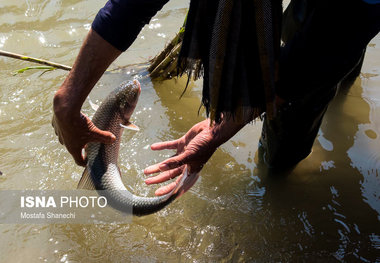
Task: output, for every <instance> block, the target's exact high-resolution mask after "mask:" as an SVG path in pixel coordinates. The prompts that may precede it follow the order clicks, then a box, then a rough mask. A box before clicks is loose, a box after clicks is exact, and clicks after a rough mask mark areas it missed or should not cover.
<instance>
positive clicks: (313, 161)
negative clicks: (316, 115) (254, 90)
mask: <svg viewBox="0 0 380 263" xmlns="http://www.w3.org/2000/svg"><path fill="white" fill-rule="evenodd" d="M102 4H104V3H102V2H98V1H97V2H94V1H91V0H83V1H81V0H76V1H47V0H45V1H27V2H22V1H21V2H18V1H13V0H7V1H5V2H4V5H5V6H6V8H3V9H1V10H0V22H1V23H0V28H1V33H0V47H1V48H3V49H8V50H10V51H15V52H19V53H25V54H28V55H33V56H36V57H44V58H50V59H51V60H55V61H57V62H60V63H63V64H68V65H71V64H72V61H73V60H74V58H75V55H76V53H77V50H78V48H79V46H80V44H81V41H82V37H83V36H84V35H85V33H86V32H87V30H88V28H89V24H90V22H91V17H93V16H94V15H95V13H96V11H97V10H98V9H99V8H100V6H101V5H102ZM187 4H188V1H185V0H183V1H170V3H169V5H168V6H167V7H166V9H165V10H164V11H163V12H162V13H159V14H158V16H157V20H155V21H152V28H149V26H148V27H146V28H145V29H144V30H143V32H142V35H141V36H144V38H141V37H140V38H139V39H138V42H137V45H136V46H133V47H132V48H131V51H132V52H129V53H127V54H124V55H123V56H122V57H121V58H120V59H119V60H118V61H117V62H116V63H115V65H114V66H115V67H116V66H118V65H127V64H133V63H135V62H136V63H137V62H146V61H147V60H148V59H149V57H151V56H154V55H155V54H156V53H157V52H158V51H159V50H161V49H162V47H163V46H164V45H165V43H164V42H163V41H162V39H161V37H160V36H158V37H157V34H158V33H163V34H165V35H166V36H167V39H169V38H171V35H170V34H172V35H173V34H174V33H175V32H176V31H177V30H178V27H179V25H181V24H182V21H183V17H184V14H185V13H186V10H185V9H184V8H185V7H186V6H187ZM26 12H27V14H28V16H25V13H26ZM158 24H160V25H161V27H158V26H157V25H158ZM159 39H161V40H159ZM41 40H42V41H41ZM379 41H380V40H379V38H377V39H375V40H374V41H373V43H372V45H371V46H370V47H369V48H368V52H369V56H367V57H366V62H365V67H364V70H363V75H362V77H361V79H360V80H357V81H356V83H355V86H354V87H353V88H352V89H350V90H349V91H346V93H347V95H342V94H341V95H339V96H338V97H337V98H336V100H335V101H334V102H333V103H332V104H331V106H330V108H329V111H328V113H327V115H326V118H325V120H324V123H323V126H322V129H321V131H320V133H319V139H318V141H316V143H315V145H314V148H313V153H312V154H311V156H309V157H308V158H307V159H306V160H305V161H303V162H302V163H301V164H299V165H298V166H297V167H296V168H295V169H294V170H292V171H288V173H287V174H282V175H279V174H277V175H275V174H273V173H272V172H271V171H268V169H267V167H266V166H265V165H263V164H262V162H260V160H259V155H258V153H257V143H258V139H259V136H260V130H261V122H260V121H257V122H256V123H255V124H253V125H248V126H247V127H245V128H244V129H243V130H242V131H241V132H239V133H238V134H237V135H236V136H235V137H234V138H232V139H231V140H230V141H229V142H227V143H226V144H225V145H223V146H222V147H220V149H218V150H217V152H216V153H215V154H214V156H213V157H212V158H211V159H210V161H209V162H208V163H207V165H206V166H205V167H204V169H203V170H202V176H201V178H200V179H199V181H198V183H197V184H196V185H195V186H194V187H193V188H192V189H191V190H190V192H188V193H187V194H186V195H184V196H182V197H181V199H179V200H177V201H176V202H174V203H173V204H171V205H170V206H169V207H167V208H165V209H164V210H162V211H160V212H159V213H157V214H154V215H150V216H147V217H142V218H135V219H134V220H133V222H132V224H125V225H1V226H0V232H1V235H2V238H1V240H0V251H1V254H2V256H3V258H2V259H1V261H5V262H17V261H19V262H21V261H25V259H26V258H27V259H28V260H30V261H43V262H45V261H46V262H51V261H53V262H57V261H58V262H60V261H61V262H64V261H69V262H70V261H74V262H75V261H76V262H81V261H89V262H104V261H111V262H113V261H119V262H120V261H127V262H152V261H153V262H154V261H166V262H178V261H185V262H187V261H190V262H209V261H211V262H214V261H215V262H219V261H225V262H239V261H240V262H249V261H253V262H277V261H281V262H297V261H306V262H315V261H321V262H328V261H336V260H338V261H342V262H351V261H363V262H376V261H379V260H380V257H379V253H378V251H379V249H380V224H379V222H380V218H379V215H380V209H379V193H380V190H379V189H380V187H379V182H380V179H379V166H380V164H379V160H380V156H379V154H378V149H379V148H380V147H379V146H380V145H379V140H380V136H379V134H380V123H379V120H380V118H379V116H380V112H379V109H380V107H379V99H378V98H379V90H378V87H379V86H380V83H379V76H378V70H379V66H378V61H379V53H378V52H379V51H378V50H379V48H378V47H377V46H378V45H379ZM376 45H377V46H376ZM25 66H26V65H25V63H24V62H19V61H12V62H11V61H9V60H6V59H3V58H0V67H1V69H2V71H1V72H0V76H1V79H2V85H1V87H0V127H1V129H0V145H1V148H0V170H1V172H3V175H2V176H1V177H0V189H36V188H37V189H73V188H75V187H76V184H77V182H78V180H79V178H80V175H81V173H82V170H83V169H82V168H80V167H76V166H74V165H73V161H72V158H71V157H70V156H69V155H68V153H67V152H66V151H65V149H64V148H63V147H62V146H60V145H59V144H58V142H57V138H56V136H55V135H54V132H53V130H52V128H51V124H50V121H51V114H52V112H51V100H52V97H53V94H54V91H55V90H56V88H57V87H58V86H59V85H60V83H61V82H62V81H63V79H64V77H65V75H66V72H61V71H53V72H49V73H47V74H44V75H42V76H40V73H38V72H27V73H24V74H23V75H18V76H13V77H11V73H12V72H14V71H15V70H17V69H19V68H22V67H25ZM133 70H135V72H133ZM376 72H377V73H376ZM135 73H138V74H139V73H140V72H139V70H138V69H137V68H136V69H135V68H129V69H126V70H124V71H122V70H121V71H115V72H113V73H109V74H106V75H104V77H103V78H102V80H101V81H100V83H99V84H98V85H97V86H96V88H95V89H94V91H93V93H92V94H91V99H92V100H93V101H97V100H98V102H99V101H101V99H102V98H104V95H105V94H107V93H108V92H109V91H110V90H111V89H113V88H114V87H116V86H117V85H118V84H119V83H120V82H122V81H124V80H125V79H126V78H130V76H131V75H133V74H135ZM142 75H143V74H142ZM185 81H186V80H178V81H177V80H171V81H166V82H161V83H151V82H150V81H149V80H145V81H142V89H143V90H142V95H141V99H140V102H139V104H138V107H137V109H136V111H135V115H134V117H133V121H134V122H135V123H136V124H137V125H138V126H139V127H140V128H141V132H140V133H128V132H125V135H124V137H123V142H122V145H121V153H120V167H121V169H122V174H123V180H124V182H125V183H126V184H127V185H128V187H130V189H131V191H132V190H133V192H135V193H137V194H140V195H153V193H154V190H155V189H156V188H155V187H147V186H146V185H145V184H144V182H143V180H144V179H145V176H144V175H143V173H142V170H143V169H144V168H145V167H146V166H148V165H150V164H153V163H155V162H158V161H160V160H163V159H165V158H167V157H168V156H170V155H172V154H173V153H172V152H171V151H164V152H160V153H157V152H152V151H151V150H150V149H149V145H150V144H152V143H153V142H156V141H160V140H170V139H175V138H178V137H180V136H182V135H183V134H184V133H185V132H186V131H187V130H188V129H189V128H190V127H191V126H192V125H193V124H195V123H196V122H198V121H200V120H202V119H203V117H204V113H203V112H202V111H201V113H200V115H198V114H197V112H198V107H199V104H200V90H201V84H202V83H201V82H199V83H194V84H193V86H191V87H190V89H189V90H188V91H187V92H186V93H185V95H184V97H183V98H182V99H181V100H179V96H180V94H181V93H182V91H183V88H184V84H185ZM363 98H364V99H363ZM376 98H377V99H376ZM84 111H85V113H86V114H88V115H90V116H92V115H93V113H94V112H93V110H92V109H91V108H90V106H89V105H88V103H87V102H86V103H85V105H84Z"/></svg>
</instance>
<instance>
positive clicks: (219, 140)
mask: <svg viewBox="0 0 380 263" xmlns="http://www.w3.org/2000/svg"><path fill="white" fill-rule="evenodd" d="M252 120H253V118H252V117H246V118H244V119H239V118H233V117H229V118H225V117H224V116H223V117H222V121H221V122H220V123H213V125H211V133H212V135H213V136H214V137H215V143H216V145H215V146H216V147H219V146H220V145H222V144H223V143H225V142H227V141H228V140H229V139H231V138H232V137H233V136H234V135H235V134H236V133H238V132H239V131H240V130H241V129H242V128H243V127H244V126H245V125H246V124H248V123H249V122H251V121H252ZM208 121H209V120H208Z"/></svg>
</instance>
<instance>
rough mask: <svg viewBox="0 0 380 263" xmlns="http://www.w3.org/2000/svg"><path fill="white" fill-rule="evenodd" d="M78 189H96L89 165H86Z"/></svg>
mask: <svg viewBox="0 0 380 263" xmlns="http://www.w3.org/2000/svg"><path fill="white" fill-rule="evenodd" d="M77 188H78V189H87V190H95V189H96V187H95V185H94V181H93V180H92V178H91V172H90V169H88V167H86V168H85V169H84V171H83V174H82V177H81V178H80V180H79V183H78V186H77Z"/></svg>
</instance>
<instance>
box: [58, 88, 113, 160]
mask: <svg viewBox="0 0 380 263" xmlns="http://www.w3.org/2000/svg"><path fill="white" fill-rule="evenodd" d="M52 126H53V127H54V130H55V134H56V135H57V136H58V139H59V142H60V143H61V144H62V145H64V146H65V147H66V148H67V150H68V151H69V153H70V154H71V155H72V156H73V158H74V160H75V163H76V164H77V165H80V166H85V165H86V162H87V161H86V156H83V155H82V149H83V148H84V147H85V146H86V144H87V143H89V142H100V143H106V144H109V143H112V142H114V141H115V140H116V137H115V135H113V134H112V133H111V132H108V131H102V130H100V129H98V128H97V127H96V126H95V125H94V124H93V123H92V121H91V120H90V119H89V118H88V117H87V116H86V115H84V114H83V113H81V112H80V111H73V110H72V109H71V108H70V107H69V106H68V105H67V103H65V102H64V99H62V96H61V94H60V93H59V92H57V94H56V96H55V97H54V114H53V120H52Z"/></svg>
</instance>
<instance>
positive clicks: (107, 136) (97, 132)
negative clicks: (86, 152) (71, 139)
mask: <svg viewBox="0 0 380 263" xmlns="http://www.w3.org/2000/svg"><path fill="white" fill-rule="evenodd" d="M90 138H91V139H90V141H92V142H100V143H105V144H110V143H113V142H115V141H116V136H115V135H114V134H113V133H111V132H109V131H102V130H101V129H99V128H97V127H95V125H94V126H93V127H92V129H91V135H90Z"/></svg>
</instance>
